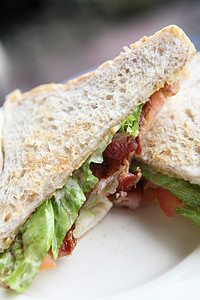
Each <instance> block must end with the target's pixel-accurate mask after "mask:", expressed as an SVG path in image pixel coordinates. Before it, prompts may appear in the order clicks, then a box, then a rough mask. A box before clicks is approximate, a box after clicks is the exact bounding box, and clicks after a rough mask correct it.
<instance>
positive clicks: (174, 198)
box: [131, 161, 200, 227]
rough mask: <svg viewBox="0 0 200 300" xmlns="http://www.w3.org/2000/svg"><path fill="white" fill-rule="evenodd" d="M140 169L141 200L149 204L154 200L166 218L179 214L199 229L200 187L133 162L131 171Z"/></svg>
mask: <svg viewBox="0 0 200 300" xmlns="http://www.w3.org/2000/svg"><path fill="white" fill-rule="evenodd" d="M138 167H139V168H140V170H141V172H142V176H143V177H142V178H141V182H140V186H141V190H142V200H143V201H144V202H150V201H152V200H154V199H157V200H158V203H159V205H160V207H161V209H162V210H163V212H164V213H165V215H166V216H168V217H172V216H174V215H176V214H179V215H181V216H183V217H186V218H189V219H191V220H192V221H194V223H195V224H196V225H197V226H199V227H200V186H199V185H198V184H191V183H190V182H189V181H186V180H184V179H180V178H176V177H169V176H167V175H163V174H161V173H160V172H157V171H155V170H154V169H152V168H151V167H149V166H148V165H146V164H144V163H140V162H139V163H138V162H136V161H134V162H133V163H132V165H131V170H132V172H134V170H135V169H136V168H138Z"/></svg>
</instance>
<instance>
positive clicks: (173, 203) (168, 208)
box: [156, 188, 186, 217]
mask: <svg viewBox="0 0 200 300" xmlns="http://www.w3.org/2000/svg"><path fill="white" fill-rule="evenodd" d="M156 194H157V200H158V203H159V204H160V207H161V209H162V210H163V212H164V213H165V215H166V216H168V217H173V216H174V215H175V214H176V212H175V209H176V208H177V207H186V206H185V204H184V203H183V202H181V200H179V198H177V197H176V196H174V195H173V194H171V193H170V192H168V191H166V190H164V189H162V188H158V189H156Z"/></svg>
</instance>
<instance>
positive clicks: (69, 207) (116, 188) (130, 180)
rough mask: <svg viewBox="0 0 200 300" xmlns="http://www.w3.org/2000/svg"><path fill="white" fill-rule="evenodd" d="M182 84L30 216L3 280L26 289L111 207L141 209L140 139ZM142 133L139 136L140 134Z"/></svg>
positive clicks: (5, 261)
mask: <svg viewBox="0 0 200 300" xmlns="http://www.w3.org/2000/svg"><path fill="white" fill-rule="evenodd" d="M177 91H178V84H177V83H176V84H173V85H170V86H169V85H167V84H166V85H165V87H164V88H163V89H160V90H159V91H157V92H155V93H154V94H153V95H152V96H151V98H150V99H149V101H148V102H147V103H146V104H140V105H139V106H138V108H137V109H136V111H135V112H134V113H133V114H132V115H131V116H129V118H128V119H127V120H126V121H125V122H124V123H123V124H122V125H121V127H120V128H119V129H118V131H117V133H116V134H115V135H114V136H113V137H110V136H109V137H107V138H106V139H105V140H104V141H103V142H102V144H101V145H100V147H99V149H97V150H96V151H95V152H94V153H92V155H91V156H90V157H89V158H88V159H87V160H86V162H85V163H84V164H83V165H82V166H81V167H80V168H79V169H78V170H76V171H74V172H73V174H72V176H70V177H69V178H68V180H67V182H66V184H65V185H64V186H63V188H61V189H58V190H56V191H55V192H54V194H53V195H52V197H51V198H50V199H47V200H45V201H44V202H43V204H42V205H41V206H40V207H39V208H38V209H37V210H36V211H35V212H34V213H33V214H32V216H30V218H29V219H28V220H27V221H26V222H25V224H24V225H23V226H22V228H21V229H20V231H19V233H18V236H17V237H16V239H15V240H14V242H13V243H12V244H11V246H10V247H9V248H8V249H6V250H5V251H4V252H3V253H2V254H1V255H0V273H1V274H2V278H1V281H2V282H3V283H4V284H5V285H7V286H9V287H10V288H12V289H14V290H17V291H19V292H22V291H24V290H26V289H27V288H28V287H29V286H30V284H31V282H32V280H33V279H34V277H35V276H36V274H37V272H38V270H39V269H41V270H42V269H47V268H51V267H55V260H56V259H57V258H58V257H61V256H66V255H69V254H71V253H72V251H73V249H74V247H75V245H76V239H77V238H79V237H80V236H82V235H83V234H84V233H85V232H86V231H87V230H88V229H90V228H91V227H93V226H94V225H95V224H96V223H97V222H98V221H99V220H100V219H101V218H102V217H103V216H104V215H105V214H106V212H107V211H108V210H109V209H110V208H111V207H112V205H113V204H114V205H117V206H122V207H124V206H125V207H128V208H134V209H135V208H136V207H138V206H139V204H140V203H141V200H142V193H143V191H142V189H141V187H140V179H141V178H142V172H141V168H140V167H137V168H135V170H134V171H133V172H132V173H131V172H130V163H131V161H132V157H133V155H134V153H137V154H139V153H140V152H141V146H140V138H142V135H143V134H144V133H145V131H146V130H148V129H149V128H150V127H151V126H152V124H153V122H154V120H155V118H156V115H157V114H158V113H159V112H160V110H161V108H162V106H163V104H164V101H165V97H166V96H169V95H170V96H172V95H174V94H176V92H177ZM139 134H140V135H139Z"/></svg>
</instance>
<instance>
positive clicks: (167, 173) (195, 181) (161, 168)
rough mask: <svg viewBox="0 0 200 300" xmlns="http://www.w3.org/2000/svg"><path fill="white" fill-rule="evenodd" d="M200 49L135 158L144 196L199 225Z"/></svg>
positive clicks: (133, 164) (168, 210)
mask: <svg viewBox="0 0 200 300" xmlns="http://www.w3.org/2000/svg"><path fill="white" fill-rule="evenodd" d="M199 111H200V53H197V54H196V55H195V56H194V58H193V60H192V62H191V64H190V66H189V70H188V71H187V72H186V71H185V72H184V73H183V75H182V83H181V84H180V90H179V92H178V93H177V94H176V95H175V96H174V97H171V98H170V99H167V101H166V103H165V105H164V107H163V109H162V111H161V112H160V114H159V116H158V118H157V120H156V121H155V123H154V126H153V127H152V128H151V129H150V130H149V131H148V132H147V134H146V135H145V137H144V138H143V139H142V140H141V144H142V153H141V155H140V156H137V158H136V159H137V160H138V161H135V160H134V161H133V163H132V166H131V168H132V171H134V168H135V167H136V166H137V167H139V168H140V169H141V172H142V175H143V183H142V184H141V185H142V193H143V200H144V201H145V202H149V201H151V200H153V199H157V200H158V203H159V205H160V207H161V209H162V210H163V212H164V213H165V214H166V215H167V216H169V217H170V216H171V217H172V216H174V215H176V214H178V215H181V216H184V217H186V218H189V219H191V220H192V221H194V222H195V223H196V224H197V226H200V210H199V208H200V163H199V154H200V133H199V125H200V114H199Z"/></svg>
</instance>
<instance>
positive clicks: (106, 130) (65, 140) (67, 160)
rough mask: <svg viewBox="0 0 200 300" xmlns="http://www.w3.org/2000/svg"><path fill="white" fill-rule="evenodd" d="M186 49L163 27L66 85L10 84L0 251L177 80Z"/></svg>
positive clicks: (174, 31)
mask: <svg viewBox="0 0 200 300" xmlns="http://www.w3.org/2000/svg"><path fill="white" fill-rule="evenodd" d="M194 52H195V49H194V46H193V45H192V44H191V42H190V40H189V39H188V38H187V37H186V35H185V34H184V32H183V31H182V30H181V29H180V28H178V27H177V26H174V25H173V26H168V27H166V28H164V29H163V30H161V31H159V32H157V33H156V34H155V35H153V36H151V37H149V38H147V37H144V38H142V39H141V40H140V41H139V42H137V43H135V44H132V45H130V47H129V48H128V47H126V48H125V49H124V52H123V53H121V54H120V55H119V56H118V57H116V58H115V59H114V60H113V61H108V62H106V63H104V64H103V65H101V66H100V67H99V68H98V69H97V70H96V71H94V72H91V73H88V74H85V75H83V76H81V77H79V78H77V79H74V80H71V81H69V82H68V83H67V84H66V85H62V84H49V85H43V86H39V87H37V88H35V89H33V90H31V91H29V92H26V93H21V91H20V90H15V91H14V92H13V93H11V94H10V95H9V96H8V97H7V99H6V102H5V104H4V115H3V118H4V120H3V130H2V151H3V164H2V172H1V174H0V182H1V184H0V199H1V202H0V250H1V251H2V250H3V249H5V248H7V247H8V246H9V245H10V243H11V241H12V240H13V239H14V237H15V236H16V234H17V232H18V230H19V229H20V227H21V226H22V225H23V223H24V222H25V221H26V219H27V218H28V217H29V216H30V215H31V213H32V212H33V211H34V210H35V209H36V208H37V207H38V206H39V205H40V204H41V203H42V202H43V201H44V200H45V199H47V198H48V197H50V196H51V195H52V193H53V192H54V191H55V190H56V189H58V188H60V187H62V186H63V185H64V184H65V182H66V180H67V178H68V177H69V176H70V175H71V174H72V172H73V171H74V170H75V169H77V168H79V167H80V166H81V165H82V164H83V162H84V161H85V160H86V159H87V158H88V157H89V155H90V154H91V153H92V152H93V151H94V150H96V149H97V148H98V145H99V143H100V142H101V141H102V140H103V139H104V138H105V137H106V136H108V135H111V134H114V133H115V131H116V130H117V128H118V127H117V126H119V125H120V124H121V123H122V122H124V121H125V119H126V118H127V117H128V116H129V115H130V114H131V113H132V112H133V111H134V110H135V109H136V107H137V106H138V104H140V103H143V102H146V101H147V100H148V98H149V97H150V96H151V95H152V94H153V93H154V92H155V91H157V90H159V89H160V88H162V87H163V86H164V84H165V82H167V83H169V84H170V83H172V82H174V81H175V80H177V77H178V76H179V74H180V72H181V70H182V69H183V67H184V66H185V64H186V63H187V62H188V61H189V60H190V59H191V57H192V56H193V54H194Z"/></svg>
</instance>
